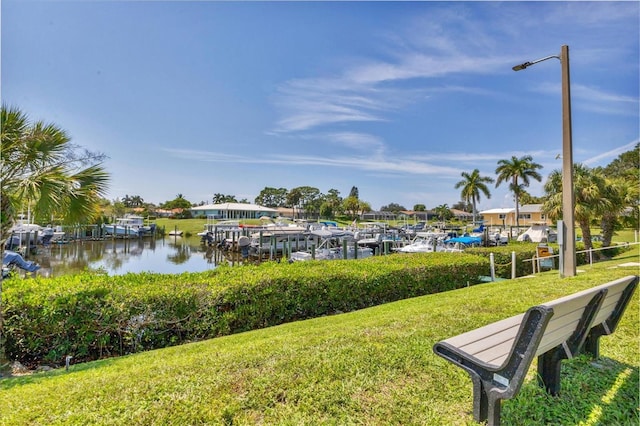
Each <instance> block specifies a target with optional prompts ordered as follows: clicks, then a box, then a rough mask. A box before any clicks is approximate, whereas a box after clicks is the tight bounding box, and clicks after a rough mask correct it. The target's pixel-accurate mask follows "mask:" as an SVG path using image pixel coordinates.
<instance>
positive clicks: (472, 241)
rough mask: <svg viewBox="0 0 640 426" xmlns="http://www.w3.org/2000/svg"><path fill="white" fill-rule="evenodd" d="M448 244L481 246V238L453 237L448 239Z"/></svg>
mask: <svg viewBox="0 0 640 426" xmlns="http://www.w3.org/2000/svg"><path fill="white" fill-rule="evenodd" d="M447 242H448V243H462V244H467V245H473V244H482V238H480V237H455V238H449V239H448V240H447Z"/></svg>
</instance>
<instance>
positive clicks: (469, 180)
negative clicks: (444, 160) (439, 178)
mask: <svg viewBox="0 0 640 426" xmlns="http://www.w3.org/2000/svg"><path fill="white" fill-rule="evenodd" d="M462 177H463V178H464V179H463V180H461V181H460V182H458V183H456V186H455V188H456V189H459V188H462V192H461V193H460V196H461V197H462V199H464V200H465V201H466V202H467V203H468V202H469V201H471V204H472V205H473V223H474V224H475V223H476V202H478V201H480V193H481V192H482V193H483V194H484V195H485V196H486V197H487V198H491V192H489V188H487V185H486V184H487V183H493V182H494V180H493V178H490V177H487V176H480V170H478V169H474V170H473V172H471V173H467V172H462Z"/></svg>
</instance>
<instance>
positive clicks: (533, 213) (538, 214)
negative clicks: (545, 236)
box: [518, 204, 552, 226]
mask: <svg viewBox="0 0 640 426" xmlns="http://www.w3.org/2000/svg"><path fill="white" fill-rule="evenodd" d="M519 210H520V211H519V212H518V213H519V214H518V216H519V218H520V225H527V226H528V225H530V224H532V223H544V224H546V225H552V222H551V221H550V220H549V219H548V217H547V215H546V214H544V213H542V204H525V205H524V206H521V207H520V209H519Z"/></svg>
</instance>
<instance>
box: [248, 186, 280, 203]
mask: <svg viewBox="0 0 640 426" xmlns="http://www.w3.org/2000/svg"><path fill="white" fill-rule="evenodd" d="M286 202H287V189H286V188H277V189H276V188H271V187H268V186H267V187H265V188H264V189H263V190H262V191H260V194H258V196H257V197H256V199H255V203H256V204H259V205H261V206H265V207H271V208H276V207H284V206H285V205H286Z"/></svg>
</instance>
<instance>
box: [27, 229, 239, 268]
mask: <svg viewBox="0 0 640 426" xmlns="http://www.w3.org/2000/svg"><path fill="white" fill-rule="evenodd" d="M29 260H35V261H36V262H38V263H39V264H40V265H41V266H42V268H41V269H40V270H39V271H38V272H37V274H38V275H41V276H45V277H54V276H61V275H70V274H75V273H78V272H82V271H85V270H87V269H89V270H104V271H105V272H106V273H108V274H109V275H121V274H126V273H128V272H134V273H137V272H157V273H163V274H174V273H182V272H201V271H206V270H210V269H214V268H215V267H216V266H218V265H220V264H231V265H235V264H239V263H242V262H243V261H242V258H241V256H240V254H239V253H232V252H225V251H221V250H218V249H216V248H213V247H206V246H204V245H202V244H201V243H200V237H191V238H186V237H165V238H160V239H152V238H144V239H129V240H122V239H115V240H114V239H111V240H104V241H75V242H71V243H68V244H52V245H51V246H49V247H38V252H37V253H36V254H35V255H30V256H29Z"/></svg>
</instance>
